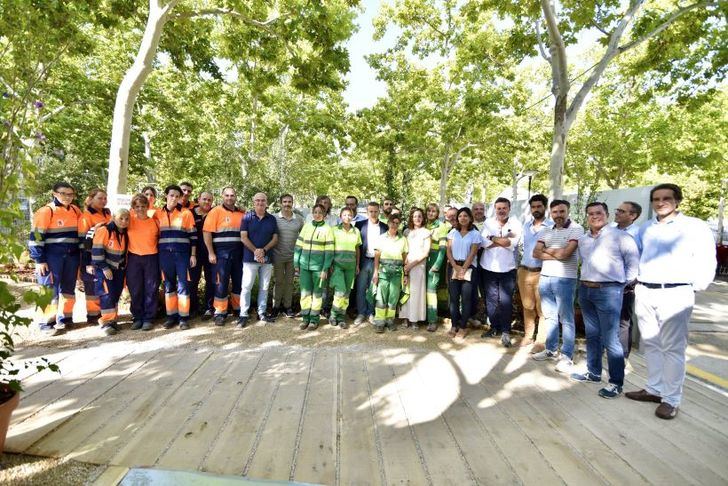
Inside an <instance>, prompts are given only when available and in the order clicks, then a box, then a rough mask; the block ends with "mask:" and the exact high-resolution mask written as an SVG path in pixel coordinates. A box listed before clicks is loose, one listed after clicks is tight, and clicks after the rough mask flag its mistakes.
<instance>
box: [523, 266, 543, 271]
mask: <svg viewBox="0 0 728 486" xmlns="http://www.w3.org/2000/svg"><path fill="white" fill-rule="evenodd" d="M521 268H525V269H526V270H528V271H529V272H540V271H541V267H527V266H526V265H521Z"/></svg>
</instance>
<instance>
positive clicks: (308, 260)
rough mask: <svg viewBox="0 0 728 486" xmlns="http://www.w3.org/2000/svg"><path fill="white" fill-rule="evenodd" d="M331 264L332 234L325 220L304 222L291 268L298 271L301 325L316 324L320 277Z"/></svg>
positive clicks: (332, 259)
mask: <svg viewBox="0 0 728 486" xmlns="http://www.w3.org/2000/svg"><path fill="white" fill-rule="evenodd" d="M333 261H334V234H333V231H332V228H331V226H329V225H327V224H326V223H325V222H324V221H312V222H310V223H307V224H306V225H305V226H304V227H303V228H302V229H301V232H300V233H299V234H298V239H297V240H296V248H295V249H294V252H293V266H294V268H296V269H298V270H299V276H300V283H301V316H302V317H303V322H307V323H313V324H318V322H319V314H321V304H322V302H323V299H322V295H323V291H322V285H323V280H322V279H321V277H320V274H321V272H322V271H326V272H328V271H329V268H331V264H332V262H333Z"/></svg>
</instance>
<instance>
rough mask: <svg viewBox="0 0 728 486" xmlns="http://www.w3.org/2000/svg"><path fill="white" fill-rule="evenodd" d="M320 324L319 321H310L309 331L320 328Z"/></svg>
mask: <svg viewBox="0 0 728 486" xmlns="http://www.w3.org/2000/svg"><path fill="white" fill-rule="evenodd" d="M318 326H319V323H318V322H309V323H308V328H307V329H308V330H309V331H315V330H316V329H318Z"/></svg>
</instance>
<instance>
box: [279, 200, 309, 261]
mask: <svg viewBox="0 0 728 486" xmlns="http://www.w3.org/2000/svg"><path fill="white" fill-rule="evenodd" d="M276 224H277V225H278V244H277V245H276V246H275V247H274V248H273V257H274V258H275V261H276V262H278V263H283V262H290V261H293V250H294V249H295V247H296V239H297V238H298V233H300V232H301V228H303V218H302V217H300V216H299V215H297V214H296V213H293V214H292V215H291V218H290V219H288V218H286V217H285V216H283V212H280V213H278V214H276Z"/></svg>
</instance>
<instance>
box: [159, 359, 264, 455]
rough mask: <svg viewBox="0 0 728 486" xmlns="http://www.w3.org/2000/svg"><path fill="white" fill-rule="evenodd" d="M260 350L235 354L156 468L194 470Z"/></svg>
mask: <svg viewBox="0 0 728 486" xmlns="http://www.w3.org/2000/svg"><path fill="white" fill-rule="evenodd" d="M262 356H263V354H262V353H235V354H233V355H231V358H233V359H234V360H235V363H234V364H233V366H232V367H231V368H230V370H229V371H228V372H227V373H225V374H224V375H223V376H221V377H220V378H219V379H218V380H217V382H216V383H215V386H214V388H213V390H212V392H211V393H210V395H209V397H208V398H206V399H205V403H204V405H203V406H202V408H201V409H200V410H199V411H198V412H197V413H196V414H195V415H193V416H191V417H190V418H189V420H188V421H187V423H185V424H184V427H183V430H182V433H181V434H180V435H179V436H178V437H177V439H176V440H175V441H174V442H172V445H171V446H170V447H169V449H167V450H166V452H165V453H164V454H163V455H162V456H161V457H160V458H159V461H157V466H158V467H163V468H171V469H197V468H198V467H199V466H200V465H201V463H202V460H203V459H204V457H205V455H206V454H207V451H208V450H209V448H210V447H211V446H212V444H213V443H214V442H215V439H216V438H217V434H218V433H219V431H220V429H221V428H222V426H223V424H224V422H225V417H227V415H228V414H229V413H230V410H231V409H232V408H233V406H234V405H235V403H236V401H237V400H238V398H239V396H240V394H241V393H243V391H244V390H245V384H246V383H247V382H248V381H249V380H250V377H251V375H252V374H253V373H255V372H256V370H258V365H259V364H260V362H261V358H262Z"/></svg>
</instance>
